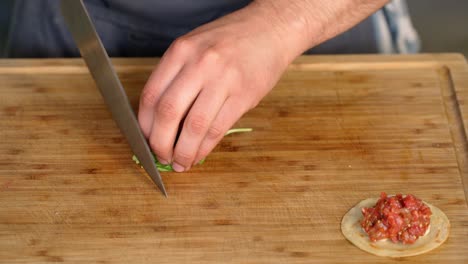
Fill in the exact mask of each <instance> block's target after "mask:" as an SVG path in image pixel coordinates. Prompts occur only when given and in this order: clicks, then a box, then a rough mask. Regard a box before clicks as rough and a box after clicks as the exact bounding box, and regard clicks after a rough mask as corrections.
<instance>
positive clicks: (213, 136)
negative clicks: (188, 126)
mask: <svg viewBox="0 0 468 264" xmlns="http://www.w3.org/2000/svg"><path fill="white" fill-rule="evenodd" d="M223 135H224V131H223V130H222V129H221V128H220V127H219V126H217V125H213V126H211V127H210V128H209V129H208V132H207V133H206V138H207V139H209V140H217V139H219V138H221V137H222V136H223Z"/></svg>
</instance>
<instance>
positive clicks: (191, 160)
mask: <svg viewBox="0 0 468 264" xmlns="http://www.w3.org/2000/svg"><path fill="white" fill-rule="evenodd" d="M244 13H245V12H243V11H239V12H237V13H234V14H231V15H229V16H227V17H224V18H222V19H219V20H217V21H214V22H212V23H209V24H206V25H204V26H202V27H199V28H197V29H196V30H194V31H193V32H191V33H189V34H187V35H185V36H183V37H181V38H179V39H177V40H176V41H175V42H174V43H173V44H172V45H171V47H170V48H169V49H168V50H167V52H166V53H165V54H164V56H163V57H162V59H161V61H160V63H159V65H158V66H157V68H156V69H155V70H154V71H153V73H152V74H151V76H150V78H149V80H148V82H147V84H146V85H145V87H144V90H143V92H142V95H141V99H140V110H139V113H138V119H139V122H140V125H141V128H142V130H143V133H144V135H145V136H146V137H147V138H149V142H150V146H151V148H152V150H153V152H154V153H155V154H156V156H157V158H158V160H159V161H160V162H161V163H163V164H168V163H172V166H173V169H174V170H175V171H177V172H182V171H185V170H188V169H190V168H191V166H192V165H194V164H196V163H198V162H199V161H200V160H201V159H203V158H205V157H206V156H207V155H208V154H209V153H210V152H211V151H212V149H213V148H214V147H215V146H216V144H217V143H218V142H219V141H220V140H221V139H222V138H223V136H224V134H225V133H226V131H227V130H228V129H230V128H231V126H232V125H233V124H234V123H235V122H236V121H237V120H238V119H239V118H240V117H241V116H242V115H243V114H244V113H246V112H247V111H248V110H250V109H252V108H253V107H255V106H256V105H257V104H258V103H259V101H260V100H261V99H262V98H263V97H264V96H265V95H266V94H267V93H268V92H269V91H270V90H271V89H272V87H273V86H274V84H275V83H276V82H277V80H278V79H279V77H280V75H281V74H282V72H283V71H284V70H285V68H286V67H287V65H288V61H287V60H286V59H285V58H284V54H283V53H282V49H283V48H284V47H282V46H281V40H280V39H279V38H278V36H277V35H276V33H275V31H274V30H273V29H272V27H271V25H268V21H266V20H261V19H258V18H255V17H253V16H247V17H246V16H245V14H244ZM179 127H180V130H181V131H180V135H179V137H178V139H177V142H175V141H176V136H177V135H178V130H179Z"/></svg>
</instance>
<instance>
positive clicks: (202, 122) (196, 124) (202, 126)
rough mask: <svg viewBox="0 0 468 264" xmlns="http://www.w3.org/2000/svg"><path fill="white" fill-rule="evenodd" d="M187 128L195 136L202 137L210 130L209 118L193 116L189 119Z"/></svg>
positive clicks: (199, 115)
mask: <svg viewBox="0 0 468 264" xmlns="http://www.w3.org/2000/svg"><path fill="white" fill-rule="evenodd" d="M186 125H187V127H188V129H189V130H190V132H192V133H193V134H196V135H201V134H203V133H204V132H205V131H206V130H207V128H208V118H207V117H206V116H204V115H201V114H198V115H193V116H191V117H189V118H188V119H187V124H186Z"/></svg>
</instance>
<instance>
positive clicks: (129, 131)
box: [60, 0, 167, 197]
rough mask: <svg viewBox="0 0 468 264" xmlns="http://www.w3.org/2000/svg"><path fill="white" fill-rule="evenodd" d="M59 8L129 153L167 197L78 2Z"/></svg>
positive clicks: (124, 96) (65, 1)
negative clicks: (135, 157) (125, 141)
mask: <svg viewBox="0 0 468 264" xmlns="http://www.w3.org/2000/svg"><path fill="white" fill-rule="evenodd" d="M60 9H61V12H62V16H63V18H64V20H65V24H66V25H67V27H68V30H69V31H70V32H71V34H72V36H73V39H74V40H75V43H76V45H77V46H78V49H79V50H80V53H81V56H82V57H83V59H84V60H85V62H86V65H87V66H88V69H89V71H90V73H91V75H92V76H93V79H94V81H95V82H96V85H97V87H98V88H99V91H100V92H101V95H102V97H103V98H104V101H105V103H106V104H107V107H108V109H109V110H110V112H111V114H112V117H113V119H114V120H115V122H116V123H117V125H118V127H119V128H120V130H121V131H122V133H123V134H124V136H125V138H126V139H127V141H128V143H129V145H130V147H131V149H132V151H133V153H134V154H135V155H136V156H137V157H138V159H139V160H140V163H141V165H142V166H143V168H144V169H145V170H146V172H147V173H148V175H149V176H150V177H151V179H152V180H153V181H154V183H155V184H156V185H157V186H158V188H159V189H160V190H161V192H162V193H163V194H164V195H165V196H166V197H167V192H166V189H165V187H164V183H163V181H162V178H161V175H160V174H159V171H158V169H157V168H156V164H155V163H154V158H153V155H152V154H151V151H150V148H149V146H148V143H147V141H146V139H145V137H144V136H143V133H142V132H141V129H140V126H139V125H138V122H137V119H136V117H135V114H134V113H133V110H132V107H131V105H130V102H129V100H128V97H127V94H126V93H125V90H124V88H123V86H122V83H121V82H120V80H119V78H118V76H117V73H116V72H115V70H114V67H113V66H112V63H111V61H110V59H109V56H108V55H107V52H106V50H105V49H104V46H103V44H102V42H101V40H100V38H99V36H98V34H97V32H96V30H95V28H94V25H93V22H92V20H91V18H90V16H89V14H88V12H87V10H86V7H85V5H84V3H83V1H82V0H61V1H60Z"/></svg>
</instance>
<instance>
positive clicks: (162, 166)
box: [132, 128, 253, 171]
mask: <svg viewBox="0 0 468 264" xmlns="http://www.w3.org/2000/svg"><path fill="white" fill-rule="evenodd" d="M252 130H253V129H252V128H233V129H230V130H228V131H227V132H226V134H224V136H227V135H230V134H234V133H245V132H251V131H252ZM151 154H153V159H154V163H156V168H157V169H158V170H159V171H173V169H172V166H171V165H170V164H167V165H166V164H161V163H160V162H159V161H158V159H157V158H156V155H154V153H153V152H151ZM132 160H133V161H135V163H136V164H137V165H140V167H142V166H141V164H140V161H139V160H138V158H137V157H136V156H135V155H133V157H132ZM204 162H205V159H202V160H201V161H200V162H199V163H198V164H203V163H204Z"/></svg>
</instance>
